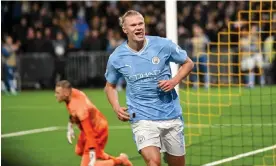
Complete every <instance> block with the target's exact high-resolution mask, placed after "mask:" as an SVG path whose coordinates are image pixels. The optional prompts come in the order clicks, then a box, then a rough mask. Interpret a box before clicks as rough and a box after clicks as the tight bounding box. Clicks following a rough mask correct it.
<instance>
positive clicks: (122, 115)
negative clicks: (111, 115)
mask: <svg viewBox="0 0 276 166" xmlns="http://www.w3.org/2000/svg"><path fill="white" fill-rule="evenodd" d="M114 111H115V112H116V114H117V117H118V119H119V120H121V121H123V122H125V121H128V120H129V114H128V112H127V108H125V107H118V108H115V109H114Z"/></svg>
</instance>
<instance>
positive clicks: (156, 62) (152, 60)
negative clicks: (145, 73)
mask: <svg viewBox="0 0 276 166" xmlns="http://www.w3.org/2000/svg"><path fill="white" fill-rule="evenodd" d="M151 62H152V64H158V63H159V62H160V59H159V58H158V57H157V56H154V57H152V59H151Z"/></svg>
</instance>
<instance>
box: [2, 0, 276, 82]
mask: <svg viewBox="0 0 276 166" xmlns="http://www.w3.org/2000/svg"><path fill="white" fill-rule="evenodd" d="M274 5H275V6H276V3H274ZM177 8H178V9H177V21H178V29H177V31H178V44H179V45H180V46H181V47H182V48H184V49H186V50H188V54H189V55H191V56H192V57H194V58H195V57H196V58H195V61H196V59H198V58H197V56H204V55H200V52H206V51H207V50H206V49H207V47H206V45H207V44H208V43H209V42H216V41H217V39H218V32H220V31H227V28H228V22H229V21H234V22H236V24H233V25H232V26H231V28H232V29H233V30H231V31H237V30H238V29H239V28H245V27H243V26H242V23H241V22H239V21H238V11H241V10H248V9H249V2H246V1H218V2H214V1H210V2H208V1H199V2H196V1H189V2H187V1H178V2H177ZM253 8H254V9H256V10H258V9H260V4H257V3H256V5H255V6H253ZM268 8H269V6H266V5H264V6H263V9H262V10H266V9H268ZM275 8H276V7H275ZM129 9H134V10H137V11H139V12H141V13H142V14H143V16H144V18H145V23H146V34H147V35H157V36H162V37H165V36H166V24H165V21H166V18H165V2H164V1H161V2H159V1H58V2H55V1H48V2H45V1H12V2H9V1H4V2H1V17H2V18H1V27H2V28H1V32H2V36H1V40H2V47H4V48H6V50H8V52H12V53H13V52H14V53H15V52H20V53H24V52H50V53H52V55H56V56H55V57H63V56H65V55H66V53H67V52H70V51H78V50H85V51H107V52H108V53H111V52H112V51H113V50H114V49H115V48H116V47H117V46H118V45H120V44H121V43H122V42H123V41H124V40H125V39H126V36H125V35H124V34H123V33H122V30H121V27H120V26H119V20H118V18H119V16H121V15H123V14H124V12H126V11H127V10H129ZM252 17H255V18H254V19H256V18H257V17H262V20H269V19H273V20H276V15H273V16H272V17H273V18H270V16H269V13H267V14H264V15H261V16H259V15H258V14H252ZM169 19H173V18H169ZM248 19H249V18H248V16H247V17H246V16H245V17H243V16H242V18H241V20H248ZM252 27H253V26H252ZM248 28H249V27H247V31H248V30H249V29H248ZM257 28H259V29H258V31H271V30H272V29H276V26H275V24H273V25H272V26H270V24H269V23H265V22H263V23H262V24H261V26H260V27H257ZM271 28H272V29H271ZM275 38H276V36H275V33H273V34H271V33H270V35H269V33H266V34H265V33H264V34H262V36H261V39H260V40H261V41H266V40H269V41H270V43H269V44H268V46H267V47H269V46H270V45H271V41H272V43H273V41H275ZM224 39H225V40H224V41H226V42H227V40H228V39H227V37H226V38H224ZM222 41H223V39H222ZM231 42H238V37H237V35H236V36H235V35H233V36H231ZM270 47H272V48H269V49H270V50H271V49H273V48H274V49H275V44H274V45H273V46H270ZM264 48H265V46H264ZM2 54H3V51H2ZM199 61H200V62H202V63H205V61H206V58H201V59H199ZM204 68H205V67H203V72H205V70H207V69H204ZM194 79H195V80H196V78H194ZM204 80H205V82H208V78H207V77H206V78H205V79H204ZM206 86H208V85H207V84H206Z"/></svg>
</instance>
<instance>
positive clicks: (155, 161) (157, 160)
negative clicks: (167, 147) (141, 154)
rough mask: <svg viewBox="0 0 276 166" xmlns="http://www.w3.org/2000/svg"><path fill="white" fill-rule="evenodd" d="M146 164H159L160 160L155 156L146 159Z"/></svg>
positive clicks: (150, 165) (158, 165)
mask: <svg viewBox="0 0 276 166" xmlns="http://www.w3.org/2000/svg"><path fill="white" fill-rule="evenodd" d="M147 166H161V161H160V160H159V159H157V158H151V159H148V160H147Z"/></svg>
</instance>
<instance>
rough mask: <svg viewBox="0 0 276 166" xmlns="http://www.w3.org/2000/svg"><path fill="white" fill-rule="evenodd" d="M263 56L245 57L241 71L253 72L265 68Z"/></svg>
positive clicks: (258, 54)
mask: <svg viewBox="0 0 276 166" xmlns="http://www.w3.org/2000/svg"><path fill="white" fill-rule="evenodd" d="M263 61H264V60H263V56H262V54H260V53H256V54H254V55H253V56H252V57H251V56H249V57H244V58H242V60H241V69H242V71H244V70H252V69H254V68H255V67H258V68H262V67H263V63H264V62H263Z"/></svg>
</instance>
